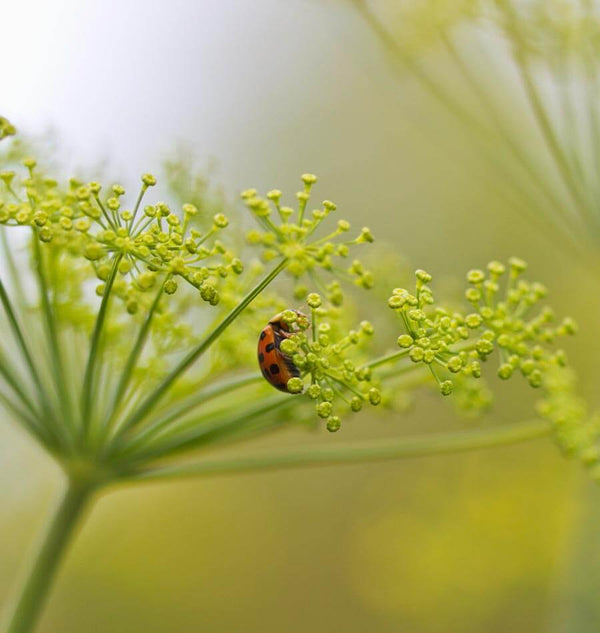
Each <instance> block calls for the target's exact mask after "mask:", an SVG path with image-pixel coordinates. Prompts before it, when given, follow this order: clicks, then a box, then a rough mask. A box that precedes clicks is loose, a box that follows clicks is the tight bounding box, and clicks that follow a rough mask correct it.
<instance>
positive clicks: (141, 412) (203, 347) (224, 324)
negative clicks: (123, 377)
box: [113, 259, 288, 441]
mask: <svg viewBox="0 0 600 633" xmlns="http://www.w3.org/2000/svg"><path fill="white" fill-rule="evenodd" d="M287 263H288V260H287V259H283V260H282V261H281V262H279V264H278V265H277V266H276V267H275V268H274V269H273V270H272V271H271V272H270V273H269V274H268V275H266V276H265V277H264V278H263V279H262V281H260V282H259V283H258V284H257V285H256V286H255V287H254V288H252V290H251V291H250V292H249V293H248V294H247V295H246V296H245V297H244V298H243V299H242V300H241V301H240V303H239V304H238V305H237V306H236V307H235V308H234V309H233V310H232V311H231V312H230V313H229V314H228V315H227V316H226V317H225V318H224V319H223V320H222V321H221V323H219V325H218V326H217V327H216V328H215V329H214V330H213V331H212V332H210V334H208V335H207V336H206V337H205V338H204V339H203V340H202V341H201V342H200V343H199V344H198V345H197V346H196V347H195V348H194V349H193V350H192V351H191V352H190V353H189V354H188V355H187V356H186V357H185V358H184V359H183V360H182V361H181V362H180V363H179V364H178V365H177V366H176V367H175V368H174V369H173V371H171V373H169V374H168V375H167V376H165V378H163V380H162V382H161V383H160V384H159V385H158V386H157V387H156V389H154V391H153V392H152V393H151V394H150V395H149V396H147V398H146V399H145V400H143V401H142V403H141V404H140V405H139V407H138V408H137V409H136V411H134V412H133V414H132V415H131V416H130V417H129V418H128V419H127V420H126V421H125V422H124V423H123V424H122V425H121V428H120V429H119V432H118V433H117V434H116V435H115V438H114V440H113V441H116V440H118V439H119V438H120V437H121V436H122V435H123V433H125V432H126V431H128V430H129V429H131V428H133V427H135V426H136V425H137V424H139V423H140V422H141V421H142V420H143V419H144V418H145V417H146V416H147V415H148V413H149V412H150V411H151V410H152V408H153V407H154V405H155V404H156V403H157V402H159V401H160V400H161V399H162V398H163V397H164V395H165V394H166V392H167V391H168V390H169V388H170V387H171V385H172V384H173V383H174V382H175V381H176V380H177V379H178V378H179V377H180V376H181V375H182V374H183V373H185V371H186V370H187V369H189V368H190V367H191V366H192V365H193V364H194V363H195V362H196V361H197V360H198V359H199V358H200V357H201V356H202V354H204V352H206V351H207V350H208V349H209V348H210V346H211V345H212V344H213V343H214V342H215V341H216V340H217V339H218V338H219V336H221V334H222V333H223V332H224V331H225V330H226V329H227V328H228V327H229V326H230V325H231V324H232V323H233V322H234V321H235V320H236V319H237V317H238V316H239V315H240V314H241V313H242V312H243V311H244V310H245V309H246V307H247V306H248V305H250V303H252V301H254V299H255V298H256V297H257V296H258V295H259V294H260V293H261V292H262V291H263V290H264V289H265V288H266V287H267V286H268V285H269V284H270V283H271V282H272V281H273V280H274V279H275V278H276V277H277V275H279V273H280V272H282V271H283V270H284V269H285V267H286V266H287Z"/></svg>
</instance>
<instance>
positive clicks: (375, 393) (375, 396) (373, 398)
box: [369, 387, 381, 406]
mask: <svg viewBox="0 0 600 633" xmlns="http://www.w3.org/2000/svg"><path fill="white" fill-rule="evenodd" d="M369 402H370V403H371V404H372V405H374V406H376V405H378V404H379V403H380V402H381V391H379V389H377V387H371V388H370V389H369Z"/></svg>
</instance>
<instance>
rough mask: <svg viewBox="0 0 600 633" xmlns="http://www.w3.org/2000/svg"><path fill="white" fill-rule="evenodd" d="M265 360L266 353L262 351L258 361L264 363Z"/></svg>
mask: <svg viewBox="0 0 600 633" xmlns="http://www.w3.org/2000/svg"><path fill="white" fill-rule="evenodd" d="M264 360H265V355H264V354H263V353H262V352H261V353H260V354H259V355H258V362H259V363H262V362H263V361H264Z"/></svg>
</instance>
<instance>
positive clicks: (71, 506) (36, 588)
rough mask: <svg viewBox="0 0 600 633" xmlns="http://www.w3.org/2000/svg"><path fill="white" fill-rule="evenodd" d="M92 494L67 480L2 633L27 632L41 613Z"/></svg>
mask: <svg viewBox="0 0 600 633" xmlns="http://www.w3.org/2000/svg"><path fill="white" fill-rule="evenodd" d="M93 491H94V485H93V484H90V482H88V481H79V480H75V479H70V480H69V483H68V486H67V489H66V490H65V493H64V496H63V498H62V500H61V502H60V504H59V506H58V508H57V510H56V513H55V515H54V518H53V519H52V522H51V523H50V525H49V527H48V531H47V533H46V535H45V537H44V540H43V542H42V544H41V546H40V548H39V550H38V552H37V554H36V557H35V560H34V562H33V565H32V567H31V569H30V570H29V572H28V574H27V577H26V579H25V582H24V584H23V586H22V587H21V590H20V592H19V594H18V596H17V598H16V601H15V603H14V606H13V608H12V610H9V614H10V615H9V617H8V620H7V623H6V625H5V627H4V628H3V629H2V630H3V631H4V633H29V632H30V631H32V630H33V627H34V626H35V623H36V622H37V620H38V618H39V616H40V615H41V612H42V607H43V606H44V602H45V599H46V597H47V595H48V592H49V590H50V588H51V586H52V581H53V580H54V577H55V575H56V571H57V569H58V566H59V563H60V560H61V557H62V555H63V553H64V551H65V548H66V546H67V545H68V543H69V540H70V537H71V535H72V534H73V530H74V528H75V526H76V525H77V521H78V519H79V518H80V516H81V513H82V511H83V509H84V508H85V506H86V503H87V502H88V501H89V499H90V496H91V494H92V493H93Z"/></svg>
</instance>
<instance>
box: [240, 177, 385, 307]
mask: <svg viewBox="0 0 600 633" xmlns="http://www.w3.org/2000/svg"><path fill="white" fill-rule="evenodd" d="M302 181H303V183H304V189H303V190H302V191H299V192H298V193H297V194H296V197H297V199H298V205H297V208H296V209H292V208H291V207H287V206H283V205H282V204H281V197H282V193H281V191H279V190H277V189H274V190H272V191H269V192H268V193H267V195H266V198H261V197H259V196H258V194H257V191H256V189H248V190H246V191H244V192H242V194H241V197H242V199H243V200H244V203H245V205H246V207H248V209H249V210H250V211H251V213H252V215H253V216H254V218H255V219H256V221H257V222H258V224H259V225H260V227H261V229H260V230H252V231H250V232H249V233H248V235H247V240H248V243H249V244H251V245H254V246H258V247H260V248H261V249H262V259H263V260H264V261H271V260H273V259H277V258H285V259H287V260H288V265H287V268H286V270H287V272H288V273H290V274H291V275H293V276H294V277H295V278H296V279H298V278H300V277H302V276H303V275H305V274H306V273H308V274H309V275H310V276H311V277H312V278H313V279H314V281H315V283H316V284H318V286H319V287H320V288H322V291H323V293H324V294H326V295H327V297H328V298H329V299H330V301H331V302H332V303H337V304H339V303H341V301H342V295H341V292H340V289H339V282H337V281H336V282H334V283H332V284H326V283H325V282H323V281H322V280H321V279H320V277H319V275H318V274H317V271H319V270H321V271H327V272H329V273H332V274H334V275H336V276H341V277H345V278H351V279H353V280H354V282H355V283H356V284H357V285H359V286H361V287H363V288H371V286H372V285H373V276H372V274H371V273H370V272H369V271H368V270H365V268H364V266H363V265H362V264H361V262H360V261H359V260H356V259H355V260H353V261H351V262H350V265H346V266H342V265H340V264H339V263H338V260H339V259H340V258H342V259H346V258H348V257H349V254H350V247H351V246H353V245H355V244H361V243H364V242H372V241H373V236H372V235H371V232H370V231H369V229H368V228H366V227H364V228H363V229H362V230H361V231H360V233H359V234H358V236H356V237H355V238H353V239H343V238H342V236H344V235H346V234H347V233H348V231H350V228H351V227H350V223H349V222H347V221H346V220H338V222H337V226H336V228H335V230H334V231H332V232H331V233H329V234H327V235H324V236H321V237H319V236H318V229H319V227H320V225H321V223H322V222H323V221H324V220H325V219H326V218H328V216H329V215H330V214H331V213H333V212H334V211H335V210H336V205H335V204H334V203H333V202H331V201H330V200H325V201H323V203H322V205H321V207H320V208H317V209H313V210H312V211H310V212H308V203H309V201H310V191H311V188H312V186H313V185H314V184H315V183H316V181H317V177H316V176H314V175H312V174H304V175H303V176H302ZM297 294H301V291H300V290H299V291H298V293H297Z"/></svg>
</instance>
